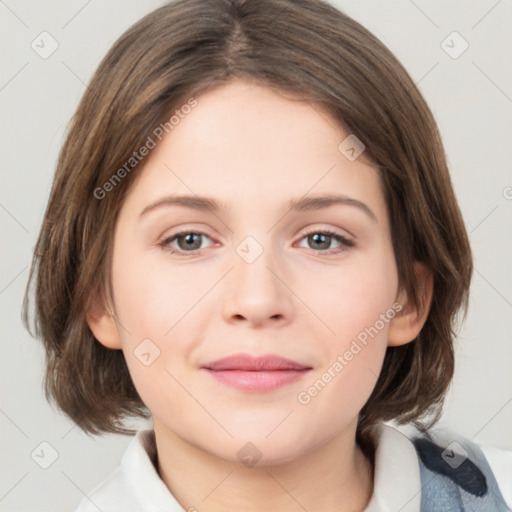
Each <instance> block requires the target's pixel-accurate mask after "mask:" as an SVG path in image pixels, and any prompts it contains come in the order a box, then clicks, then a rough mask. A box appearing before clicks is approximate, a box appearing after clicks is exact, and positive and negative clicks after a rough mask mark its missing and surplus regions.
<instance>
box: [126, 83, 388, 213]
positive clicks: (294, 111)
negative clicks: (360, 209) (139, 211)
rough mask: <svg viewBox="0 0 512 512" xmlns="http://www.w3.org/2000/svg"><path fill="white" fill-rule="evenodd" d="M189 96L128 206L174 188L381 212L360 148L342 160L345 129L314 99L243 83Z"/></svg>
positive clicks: (243, 200) (247, 202)
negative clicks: (338, 197) (346, 201)
mask: <svg viewBox="0 0 512 512" xmlns="http://www.w3.org/2000/svg"><path fill="white" fill-rule="evenodd" d="M194 99H195V100H196V102H197V104H196V106H195V107H194V108H193V109H187V111H188V113H187V114H186V115H182V116H180V117H179V122H177V123H176V124H174V125H173V128H172V129H171V130H170V132H169V133H168V134H166V135H164V136H163V138H162V140H161V141H159V140H156V143H157V144H156V147H155V148H154V149H152V150H151V153H150V154H149V155H148V157H147V158H146V160H145V161H144V162H143V166H142V169H139V170H138V173H139V175H138V176H137V180H136V182H135V183H134V184H133V185H132V190H131V191H130V193H129V194H128V198H127V203H128V205H136V206H137V207H140V206H143V207H145V206H147V205H148V204H150V203H151V202H154V201H155V200H157V199H158V198H159V197H161V196H163V195H165V194H166V193H167V194H175V193H176V194H178V193H179V194H187V195H190V194H192V195H193V194H197V195H200V196H209V197H212V196H213V197H215V198H217V199H218V202H219V203H220V204H225V205H228V206H230V205H234V204H235V203H238V205H239V206H240V207H246V208H248V209H250V208H253V207H254V205H255V204H259V205H264V206H265V207H266V208H268V209H272V208H274V207H275V208H279V207H282V205H283V204H284V203H285V202H286V203H288V204H289V202H290V200H294V199H298V198H301V197H303V196H305V195H308V194H313V195H320V194H327V193H328V194H334V193H336V194H343V195H345V196H347V197H350V198H352V199H354V200H359V201H363V202H365V203H368V202H370V203H371V204H372V210H373V211H376V213H378V214H379V215H382V214H383V212H384V210H385V205H384V199H383V195H382V193H381V187H380V179H379V175H378V172H377V170H376V169H375V168H374V167H373V166H372V165H371V163H369V162H368V161H367V160H366V159H365V155H364V152H363V153H362V155H361V156H360V157H359V158H356V159H355V160H354V159H349V158H347V157H346V155H345V154H344V150H346V147H345V146H347V143H346V142H344V141H346V140H347V137H348V136H349V135H350V134H349V133H348V132H346V131H345V130H344V129H343V128H342V127H341V125H340V124H339V123H338V122H337V121H336V120H335V119H334V118H333V117H332V116H331V115H330V113H329V112H327V111H326V110H325V109H323V108H322V107H321V106H319V105H318V104H312V103H308V102H306V101H302V100H301V99H300V98H299V97H293V96H291V95H290V94H289V93H280V92H276V91H274V90H272V89H269V88H265V87H262V86H258V85H255V84H251V83H247V82H243V81H234V82H232V83H229V84H227V85H224V86H221V87H219V88H217V89H214V90H212V91H208V92H207V93H204V94H202V95H199V96H197V97H195V98H194ZM186 101H187V100H186V99H185V101H184V103H185V102H186ZM171 115H172V114H171ZM176 119H177V118H176ZM348 140H349V142H350V141H351V139H350V138H349V139H348ZM340 144H341V146H340ZM355 149H356V150H357V149H359V148H358V147H356V148H355Z"/></svg>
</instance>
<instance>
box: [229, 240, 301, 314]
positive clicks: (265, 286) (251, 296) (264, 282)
mask: <svg viewBox="0 0 512 512" xmlns="http://www.w3.org/2000/svg"><path fill="white" fill-rule="evenodd" d="M257 237H258V238H257ZM279 252H280V251H278V250H277V248H275V247H273V246H272V236H271V235H268V236H265V237H263V236H262V235H248V236H246V237H245V238H244V239H243V240H242V241H241V242H240V243H239V244H238V245H237V246H236V247H235V251H234V254H233V256H232V262H233V263H232V266H233V271H232V272H231V273H230V274H231V275H230V278H229V280H228V281H229V284H228V290H227V297H226V300H225V301H224V314H225V316H226V319H232V318H235V317H236V318H241V317H243V318H245V319H246V320H248V321H250V322H254V323H262V322H265V321H266V320H270V319H272V318H281V319H284V318H288V319H289V318H290V316H291V306H292V304H291V300H290V296H289V292H288V291H287V288H286V286H284V284H283V283H282V282H281V280H280V279H279V278H278V277H277V276H276V274H277V275H279V276H280V274H281V272H282V270H281V269H282V268H283V265H282V261H281V258H280V257H279Z"/></svg>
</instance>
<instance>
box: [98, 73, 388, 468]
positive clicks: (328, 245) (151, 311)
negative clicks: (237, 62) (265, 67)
mask: <svg viewBox="0 0 512 512" xmlns="http://www.w3.org/2000/svg"><path fill="white" fill-rule="evenodd" d="M195 99H196V101H197V105H196V106H195V107H194V108H193V109H191V111H190V113H189V114H188V115H186V116H184V117H183V118H182V119H180V120H179V123H178V124H176V125H175V126H174V128H173V129H172V131H170V133H169V134H168V135H166V136H165V137H164V138H163V140H162V141H161V142H159V143H158V144H157V146H156V147H155V148H154V149H153V150H152V151H151V153H150V155H149V156H148V157H147V159H146V161H144V167H143V168H142V171H141V172H140V169H139V170H138V172H140V174H139V176H137V180H136V181H135V182H134V184H133V185H132V187H131V189H130V191H129V194H128V196H127V198H126V200H125V202H124V204H123V206H122V209H121V211H120V215H119V219H118V223H117V227H116V231H115V238H114V254H113V263H112V265H113V267H112V285H113V291H114V305H113V307H114V312H115V316H116V319H117V335H116V336H117V338H116V339H112V340H111V341H110V342H105V344H107V345H108V344H109V343H110V347H111V348H120V349H122V350H123V353H124V356H125V358H126V361H127V364H128V367H129V370H130V373H131V376H132V379H133V381H134V384H135V386H136V388H137V390H138V392H139V394H140V396H141V398H142V400H143V401H144V403H145V404H146V405H147V407H148V408H149V409H150V410H151V412H152V413H153V419H154V424H155V430H156V429H157V428H158V429H159V431H160V432H167V433H168V434H169V435H173V436H177V437H179V438H180V439H181V440H184V441H185V442H187V443H190V444H191V445H193V446H195V447H199V448H201V449H202V450H205V451H207V452H209V453H211V454H213V455H215V456H218V457H221V458H223V459H226V460H233V461H236V460H237V459H239V458H240V453H238V452H239V450H240V449H241V447H242V446H244V445H245V443H247V442H251V443H252V444H254V445H255V446H256V447H257V448H258V450H259V452H260V454H261V455H258V456H261V457H262V459H261V460H262V462H266V463H269V464H272V463H278V462H284V461H288V460H291V459H293V458H294V457H299V456H301V455H303V454H306V453H309V452H311V451H313V450H315V449H316V448H318V447H319V446H322V445H324V444H325V443H327V442H329V441H330V440H333V439H334V438H335V437H336V436H341V435H343V434H344V433H346V432H348V431H351V432H352V433H353V432H354V429H355V424H356V421H357V417H358V413H359V411H360V410H361V408H362V407H363V405H364V403H365V402H366V400H367V399H368V397H369V395H370V393H371V392H372V390H373V388H374V386H375V383H376V380H377V376H378V374H379V372H380V369H381V366H382V362H383V358H384V354H385V350H386V346H387V344H388V331H389V327H390V321H391V319H392V318H393V316H394V315H395V313H396V312H397V311H398V309H397V304H396V303H395V301H396V299H397V289H398V276H397V270H396V265H395V260H394V255H393V250H392V244H391V237H390V226H389V219H388V218H387V213H386V204H385V200H384V196H383V192H382V190H381V187H380V182H379V177H378V174H377V171H376V170H375V169H374V168H373V167H372V166H371V165H370V164H369V163H368V162H365V161H364V156H365V155H364V152H363V154H362V155H361V156H360V157H359V158H356V159H355V160H354V159H353V158H351V159H349V158H347V157H346V154H349V156H352V154H351V152H350V151H349V152H348V153H347V151H346V149H347V148H346V145H342V146H341V150H340V149H339V146H340V143H341V142H342V141H344V139H346V137H347V136H348V135H349V133H345V132H344V131H343V130H342V128H341V127H340V126H338V125H337V124H336V122H335V121H334V119H333V118H331V117H330V116H329V114H328V113H327V112H325V111H323V110H322V109H321V108H320V107H318V106H317V105H310V104H308V103H305V102H302V101H298V100H297V99H295V100H294V101H291V100H290V99H289V97H287V96H285V95H284V94H283V95H280V94H276V93H275V92H273V91H271V90H270V89H266V88H262V87H259V86H256V85H252V84H249V83H245V82H241V81H234V82H231V83H230V84H229V85H226V86H223V87H221V88H218V89H216V90H214V91H210V92H208V93H205V94H204V95H201V96H198V97H196V98H195ZM345 144H346V143H345ZM356 149H357V148H356ZM179 196H188V198H189V199H188V200H187V199H181V200H178V199H177V198H178V197H179ZM334 196H336V197H337V198H338V199H339V200H337V201H330V200H320V199H319V198H321V197H329V198H331V199H332V198H333V197H334ZM205 198H206V199H205ZM244 449H248V448H244ZM237 453H238V455H237ZM242 455H243V453H242Z"/></svg>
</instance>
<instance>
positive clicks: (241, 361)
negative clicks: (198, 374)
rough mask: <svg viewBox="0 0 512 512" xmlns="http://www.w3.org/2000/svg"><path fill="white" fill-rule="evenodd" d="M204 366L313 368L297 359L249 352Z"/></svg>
mask: <svg viewBox="0 0 512 512" xmlns="http://www.w3.org/2000/svg"><path fill="white" fill-rule="evenodd" d="M202 368H205V369H207V370H214V371H225V370H241V371H278V370H309V369H311V366H305V365H303V364H301V363H298V362H297V361H293V360H291V359H287V358H285V357H281V356H276V355H264V356H258V357H254V356H250V355H248V354H236V355H233V356H229V357H224V358H222V359H218V360H216V361H212V362H209V363H206V364H204V365H203V366H202Z"/></svg>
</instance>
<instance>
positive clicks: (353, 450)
mask: <svg viewBox="0 0 512 512" xmlns="http://www.w3.org/2000/svg"><path fill="white" fill-rule="evenodd" d="M154 421H155V424H154V428H155V439H156V446H157V453H158V472H159V474H160V477H161V478H162V480H163V481H164V483H165V484H166V485H167V487H168V488H169V490H170V491H171V492H172V494H173V495H174V497H175V498H176V500H177V501H178V502H179V503H180V504H181V506H182V507H183V508H184V509H185V510H201V511H204V512H220V511H222V512H224V511H226V510H244V512H245V511H246V512H252V511H261V510H286V511H289V512H295V511H297V512H303V511H304V510H322V511H325V512H331V511H332V512H334V511H336V512H344V511H351V512H354V511H363V510H364V508H365V507H366V505H367V503H368V501H369V500H370V497H371V494H372V489H373V467H372V464H371V463H370V461H369V460H368V459H367V458H366V457H365V456H364V455H363V453H362V451H361V449H360V448H359V446H358V445H357V444H356V442H355V429H353V431H352V432H350V434H351V435H347V433H346V432H343V433H341V434H340V435H338V436H337V437H335V438H333V439H332V440H331V441H329V442H327V443H326V444H324V445H322V446H320V447H318V448H317V449H315V450H313V451H311V452H309V453H307V454H305V455H302V456H300V457H298V458H296V459H294V460H293V461H291V462H287V463H285V464H275V465H267V466H254V467H252V468H249V467H245V466H243V465H241V464H237V463H234V462H230V461H226V460H224V459H221V458H218V457H216V456H214V455H212V454H211V453H209V452H207V451H205V450H203V449H201V448H199V447H198V446H195V445H191V444H190V443H188V442H187V441H185V440H184V439H182V438H179V437H178V436H176V435H175V434H174V433H173V432H171V431H170V430H169V429H167V428H166V427H165V426H164V425H162V424H160V423H158V422H157V420H156V419H155V420H154Z"/></svg>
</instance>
